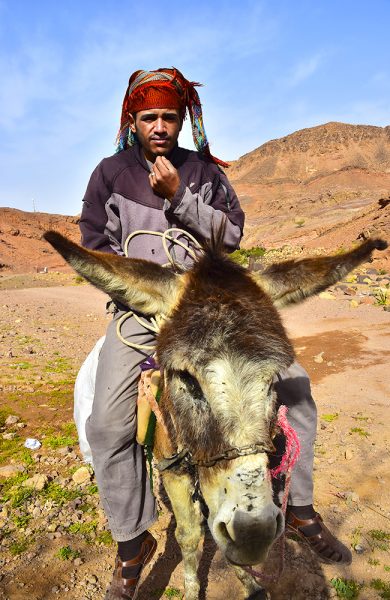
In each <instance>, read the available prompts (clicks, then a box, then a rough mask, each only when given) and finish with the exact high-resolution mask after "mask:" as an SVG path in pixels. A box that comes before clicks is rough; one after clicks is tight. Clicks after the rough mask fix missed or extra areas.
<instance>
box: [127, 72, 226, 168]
mask: <svg viewBox="0 0 390 600" xmlns="http://www.w3.org/2000/svg"><path fill="white" fill-rule="evenodd" d="M200 85H201V84H200V83H195V82H194V81H188V80H187V79H186V78H185V77H184V76H183V75H182V74H181V73H180V71H179V70H178V69H175V68H172V69H157V71H135V73H133V74H132V76H131V77H130V79H129V85H128V87H127V90H126V93H125V97H124V99H123V104H122V115H121V123H120V129H119V132H118V137H117V149H116V151H117V152H121V151H122V150H126V149H127V148H129V147H130V146H133V145H134V144H135V143H136V141H137V138H136V137H135V135H134V133H133V132H132V131H131V129H130V123H129V115H130V114H134V113H136V112H138V111H140V110H148V109H152V108H177V109H178V110H179V111H180V116H181V118H182V119H184V118H185V116H186V111H187V110H188V113H189V116H190V120H191V127H192V137H193V140H194V144H195V147H196V149H197V151H198V152H200V153H201V154H203V155H204V156H206V157H208V158H209V159H210V160H212V161H213V162H215V163H216V164H218V165H221V166H222V167H228V166H229V165H228V163H225V162H223V161H222V160H219V159H218V158H215V157H214V156H212V155H211V153H210V148H209V143H208V141H207V137H206V132H205V129H204V125H203V115H202V105H201V103H200V100H199V95H198V92H197V91H196V89H195V86H200Z"/></svg>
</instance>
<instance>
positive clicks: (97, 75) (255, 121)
mask: <svg viewBox="0 0 390 600" xmlns="http://www.w3.org/2000/svg"><path fill="white" fill-rule="evenodd" d="M389 28H390V2H389V0H372V1H371V2H368V1H367V0H355V1H350V0H338V1H335V0H327V1H320V0H319V1H317V2H314V1H313V0H311V1H310V2H309V1H308V2H306V1H302V0H294V1H293V0H278V1H275V0H265V1H263V2H262V1H250V0H240V1H239V2H235V1H230V2H228V1H222V0H215V1H211V0H208V1H205V0H198V1H196V2H183V1H182V0H181V1H179V0H171V2H168V3H163V2H161V1H160V2H153V1H151V2H149V3H141V2H134V1H133V0H121V1H117V0H106V1H103V0H101V1H99V0H94V1H90V0H82V1H80V0H78V1H75V0H64V2H58V3H57V2H55V1H54V0H51V1H49V0H46V1H45V0H35V2H32V1H30V0H0V78H1V86H0V206H11V207H14V208H19V209H22V210H28V211H31V210H33V208H34V207H35V209H36V210H38V211H43V212H52V213H60V214H77V213H78V212H80V209H81V201H82V197H83V194H84V191H85V187H86V185H87V182H88V179H89V176H90V174H91V172H92V170H93V168H94V167H95V166H96V165H97V163H98V162H99V161H100V160H101V159H102V158H103V157H104V156H109V155H110V154H112V153H113V152H114V140H115V136H116V132H117V128H118V123H119V115H120V109H121V103H122V99H123V94H124V91H125V89H126V85H127V81H128V78H129V75H130V74H131V73H132V72H133V71H134V70H136V69H139V68H143V69H154V68H158V67H162V66H172V65H174V66H176V67H178V68H179V69H180V70H181V71H182V72H183V73H184V75H185V76H186V77H187V78H188V79H191V80H194V81H200V82H202V83H204V84H205V87H203V88H200V89H199V93H200V96H201V100H202V103H203V110H204V119H205V126H206V131H207V135H208V138H209V141H210V143H211V149H212V152H213V154H215V155H216V156H218V157H220V158H222V159H225V160H229V159H230V160H232V159H235V158H238V157H239V156H242V155H243V154H245V153H246V152H250V151H251V150H253V149H254V148H256V147H258V146H260V145H261V144H262V143H264V142H266V141H268V140H270V139H274V138H277V137H281V136H283V135H287V134H289V133H292V132H293V131H296V130H297V129H301V128H304V127H311V126H314V125H319V124H321V123H325V122H328V121H343V122H347V123H362V124H370V125H380V126H385V125H389V124H390V101H389V98H390V71H389V69H390V61H389V58H390V50H389V41H388V39H389ZM181 143H182V145H183V146H186V147H189V148H192V147H193V145H192V140H191V135H190V132H189V129H188V128H187V129H185V130H184V131H183V133H182V137H181Z"/></svg>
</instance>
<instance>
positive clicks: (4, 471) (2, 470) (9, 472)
mask: <svg viewBox="0 0 390 600" xmlns="http://www.w3.org/2000/svg"><path fill="white" fill-rule="evenodd" d="M23 471H25V467H24V466H23V465H6V466H5V467H0V477H4V478H5V477H15V475H18V474H19V473H23Z"/></svg>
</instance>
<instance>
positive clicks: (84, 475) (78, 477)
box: [72, 467, 91, 485]
mask: <svg viewBox="0 0 390 600" xmlns="http://www.w3.org/2000/svg"><path fill="white" fill-rule="evenodd" d="M72 479H73V481H74V482H75V483H77V484H78V485H80V484H82V483H86V482H87V481H91V473H90V471H89V469H88V467H80V468H79V469H77V471H75V472H74V473H73V475H72Z"/></svg>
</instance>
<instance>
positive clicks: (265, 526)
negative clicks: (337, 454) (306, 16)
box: [44, 232, 387, 600]
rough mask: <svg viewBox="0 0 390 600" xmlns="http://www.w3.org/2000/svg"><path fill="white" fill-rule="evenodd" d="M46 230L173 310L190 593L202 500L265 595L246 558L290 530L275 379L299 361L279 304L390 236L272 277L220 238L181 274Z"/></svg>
mask: <svg viewBox="0 0 390 600" xmlns="http://www.w3.org/2000/svg"><path fill="white" fill-rule="evenodd" d="M44 237H45V239H46V240H47V241H48V242H50V244H52V245H53V246H54V248H55V249H56V250H57V251H58V252H59V253H60V254H61V255H62V256H63V257H64V258H65V259H66V260H67V261H68V262H69V264H70V265H71V266H72V267H73V268H74V269H75V270H76V271H77V272H78V273H79V274H80V275H82V276H83V277H85V278H86V279H87V280H88V281H90V282H91V283H92V284H93V285H95V286H96V287H98V288H100V289H101V290H103V291H104V292H106V293H107V294H109V295H110V296H111V297H112V298H113V299H114V300H116V301H119V302H120V303H122V304H124V305H125V306H130V307H132V308H134V309H135V310H136V311H139V312H141V313H144V314H146V315H154V314H164V315H165V317H166V318H165V320H164V324H163V326H162V328H161V330H160V333H159V335H158V339H157V359H158V363H159V365H160V367H161V371H162V373H163V379H164V391H163V394H162V397H161V400H160V410H161V413H162V417H163V420H164V423H165V425H166V428H165V430H167V431H168V435H166V433H165V432H164V428H162V427H161V426H160V425H159V424H158V425H157V429H156V436H155V448H154V454H155V458H156V459H157V461H161V462H162V463H164V461H165V462H168V465H169V468H166V469H165V470H164V471H163V472H162V477H163V483H164V487H165V489H166V491H167V493H168V496H169V498H170V500H171V503H172V508H173V511H174V514H175V518H176V524H177V528H176V537H177V540H178V543H179V545H180V548H181V550H182V554H183V560H184V571H185V596H186V599H187V600H196V599H197V598H198V595H199V582H198V579H197V574H196V573H197V565H198V559H197V548H198V545H199V541H200V539H201V524H202V521H203V518H202V510H201V508H202V507H201V503H200V501H199V497H201V499H202V501H203V502H204V503H205V505H207V513H208V517H207V519H208V525H209V528H210V531H211V533H212V535H213V537H214V539H215V541H216V543H217V545H218V546H219V548H220V549H221V551H222V553H223V554H224V556H225V557H226V559H227V560H228V562H229V563H231V564H232V566H233V568H234V569H235V571H236V574H237V576H238V577H239V579H240V580H241V582H242V583H243V585H244V588H245V594H246V595H245V597H246V598H251V599H252V600H254V599H260V598H263V599H264V598H265V597H266V593H265V591H264V590H263V589H262V588H261V587H260V585H259V584H258V583H257V582H256V581H255V580H254V579H253V578H252V576H251V575H249V574H248V572H247V571H246V570H244V568H243V567H244V566H247V565H254V564H258V563H260V562H262V561H264V559H265V558H266V556H267V553H268V550H269V548H270V546H271V545H272V543H273V542H274V541H275V539H276V538H278V536H280V534H281V533H282V531H283V529H284V518H283V514H282V512H281V510H280V508H278V507H277V506H276V505H275V504H274V502H273V494H272V484H271V477H270V475H269V469H268V455H267V453H268V452H270V451H272V441H271V432H272V427H273V422H274V406H275V394H274V392H273V385H272V384H273V380H274V377H275V375H276V374H277V373H278V372H279V371H280V370H281V369H284V368H286V367H288V366H289V365H290V364H291V363H292V362H293V359H294V352H293V348H292V345H291V343H290V341H289V339H288V337H287V335H286V332H285V330H284V327H283V325H282V322H281V318H280V316H279V313H278V310H277V309H278V308H279V307H282V306H285V305H288V304H291V303H297V302H301V301H303V300H304V299H305V298H306V297H308V296H311V295H313V294H317V293H318V292H320V291H322V290H324V289H325V288H327V287H328V286H329V285H331V284H334V283H336V282H337V281H338V280H339V279H341V278H342V277H344V276H345V275H346V274H347V273H348V272H349V271H351V270H352V269H353V268H354V267H356V266H357V265H359V264H360V263H361V262H363V261H365V260H368V259H369V258H370V257H371V254H372V251H373V250H374V249H378V250H383V249H385V248H386V247H387V244H386V242H384V241H382V240H368V241H365V242H364V243H363V244H362V245H360V246H359V247H357V248H356V249H354V250H352V251H351V252H347V253H345V254H343V255H337V256H327V257H318V258H312V259H303V260H290V261H288V262H284V263H280V264H274V265H272V266H269V267H268V268H266V269H265V271H263V272H262V273H261V274H258V273H256V274H255V273H250V272H248V271H247V270H246V269H245V268H243V267H241V266H240V265H238V264H236V263H234V262H233V261H232V260H231V259H230V258H229V257H228V256H227V255H225V254H224V253H223V252H222V251H221V250H220V248H219V247H218V245H216V244H210V245H209V246H208V247H206V248H205V251H204V253H203V255H202V256H201V257H200V258H199V259H198V260H197V261H195V264H194V265H193V267H192V269H191V270H189V271H186V272H181V273H175V272H174V271H173V270H172V269H171V268H165V267H162V266H160V265H158V264H155V263H152V262H149V261H146V260H141V259H128V258H125V257H121V256H116V255H109V254H105V253H102V252H96V251H90V250H86V249H84V248H82V247H80V246H78V245H76V244H74V243H73V242H71V241H70V240H68V239H66V238H64V237H62V236H61V235H60V234H58V233H56V232H47V233H46V234H45V235H44ZM168 457H173V458H170V459H168ZM166 459H168V461H167V460H166Z"/></svg>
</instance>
